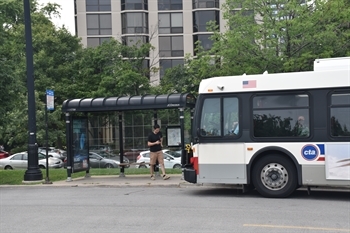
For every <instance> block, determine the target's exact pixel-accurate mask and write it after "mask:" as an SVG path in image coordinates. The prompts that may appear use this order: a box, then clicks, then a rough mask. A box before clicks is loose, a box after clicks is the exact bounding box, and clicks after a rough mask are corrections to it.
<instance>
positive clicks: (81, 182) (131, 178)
mask: <svg viewBox="0 0 350 233" xmlns="http://www.w3.org/2000/svg"><path fill="white" fill-rule="evenodd" d="M169 176H170V179H168V180H163V178H162V177H161V176H156V180H151V177H150V175H125V177H119V176H117V175H116V176H91V177H80V178H75V179H72V180H71V181H67V180H63V181H55V182H52V184H37V185H34V186H38V185H40V186H68V187H77V186H79V187H87V186H110V187H125V186H129V187H132V186H137V187H169V186H172V187H181V186H182V187H183V186H192V185H193V186H196V184H191V183H188V182H186V181H185V180H183V179H182V175H181V174H172V175H169Z"/></svg>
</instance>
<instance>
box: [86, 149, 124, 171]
mask: <svg viewBox="0 0 350 233" xmlns="http://www.w3.org/2000/svg"><path fill="white" fill-rule="evenodd" d="M89 160H90V167H91V168H119V164H120V162H119V161H117V160H113V159H107V158H104V157H102V156H100V155H99V154H97V153H95V152H90V153H89Z"/></svg>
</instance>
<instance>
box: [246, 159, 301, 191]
mask: <svg viewBox="0 0 350 233" xmlns="http://www.w3.org/2000/svg"><path fill="white" fill-rule="evenodd" d="M252 182H253V184H254V186H255V188H256V190H257V191H258V192H259V193H260V194H261V195H262V196H264V197H288V196H289V195H291V194H292V193H293V192H294V191H295V190H296V188H297V173H296V169H295V166H294V164H293V163H292V162H291V161H290V160H289V159H287V158H285V157H282V155H268V156H265V157H263V158H261V159H259V160H258V161H257V163H256V164H255V165H254V167H253V171H252Z"/></svg>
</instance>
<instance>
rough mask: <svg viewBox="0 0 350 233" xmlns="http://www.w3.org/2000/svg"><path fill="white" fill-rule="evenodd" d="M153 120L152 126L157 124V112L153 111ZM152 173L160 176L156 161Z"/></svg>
mask: <svg viewBox="0 0 350 233" xmlns="http://www.w3.org/2000/svg"><path fill="white" fill-rule="evenodd" d="M153 120H154V122H153V123H154V125H156V124H158V115H157V110H154V112H153ZM152 130H153V128H152ZM153 171H154V173H155V174H156V176H160V175H159V163H158V160H157V161H156V164H155V165H154V167H153Z"/></svg>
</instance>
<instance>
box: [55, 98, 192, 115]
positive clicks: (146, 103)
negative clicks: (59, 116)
mask: <svg viewBox="0 0 350 233" xmlns="http://www.w3.org/2000/svg"><path fill="white" fill-rule="evenodd" d="M195 103H196V98H195V97H194V96H193V95H192V94H189V93H173V94H168V95H142V96H121V97H101V98H82V99H69V100H65V101H64V102H63V104H62V111H63V112H108V111H131V110H147V109H170V108H186V107H188V108H194V106H195Z"/></svg>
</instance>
